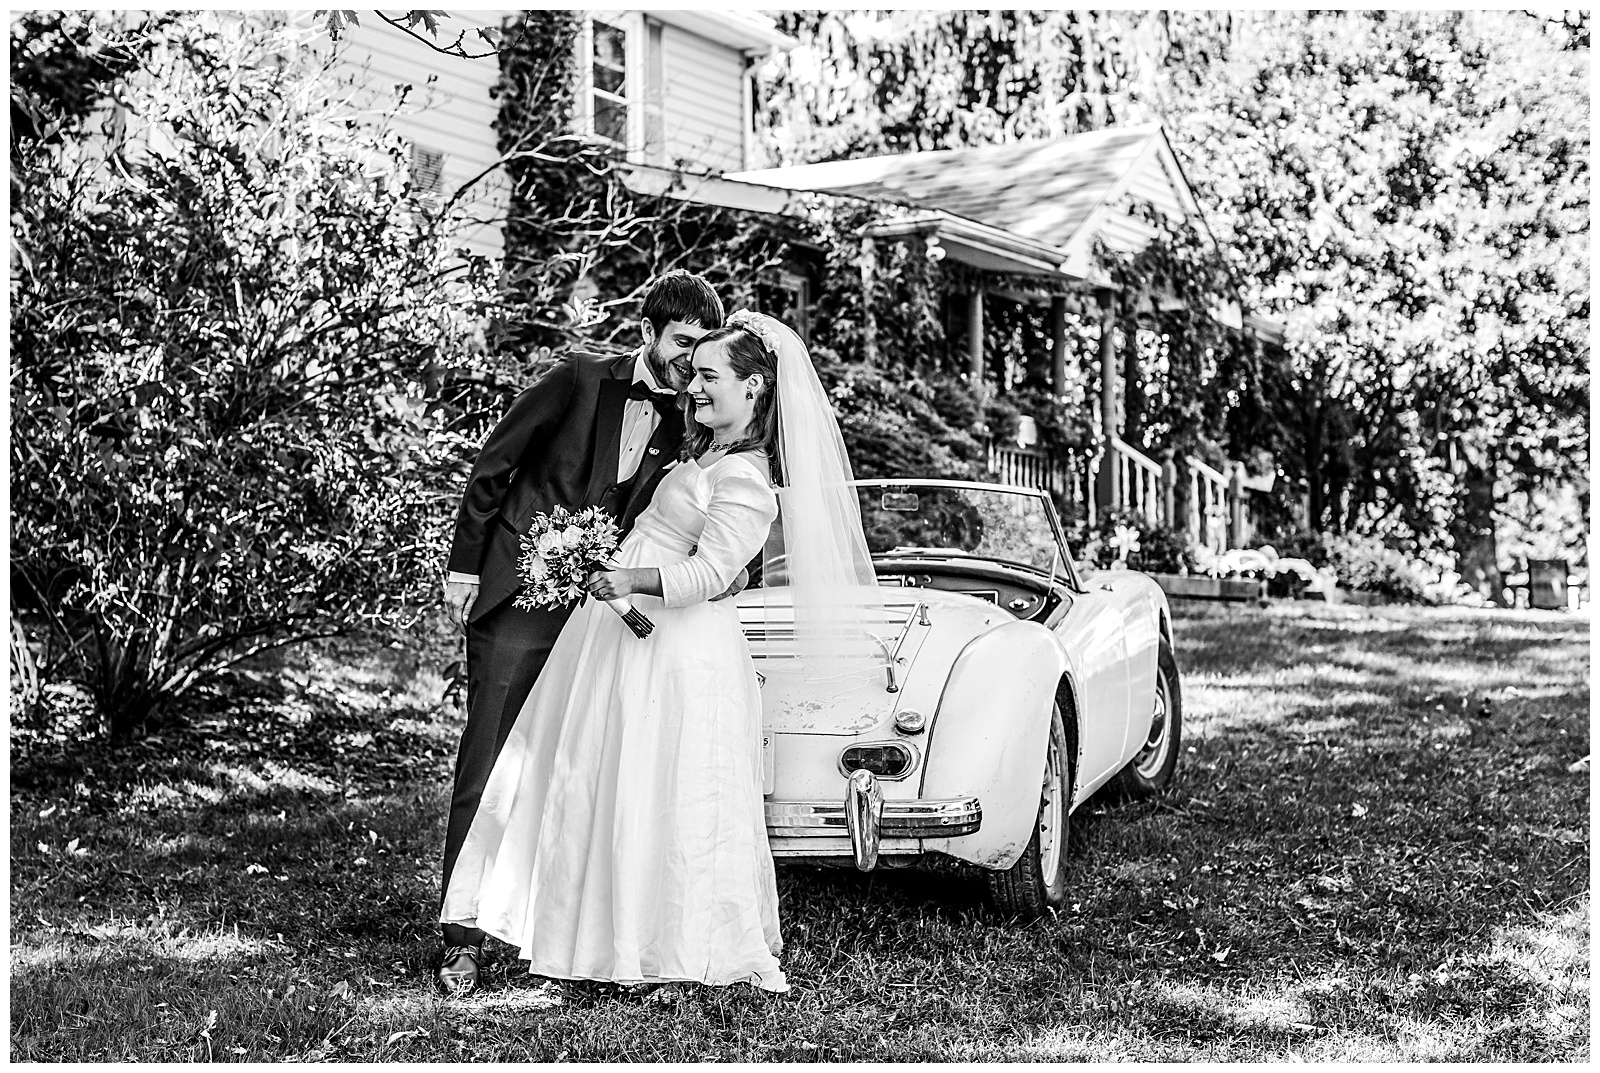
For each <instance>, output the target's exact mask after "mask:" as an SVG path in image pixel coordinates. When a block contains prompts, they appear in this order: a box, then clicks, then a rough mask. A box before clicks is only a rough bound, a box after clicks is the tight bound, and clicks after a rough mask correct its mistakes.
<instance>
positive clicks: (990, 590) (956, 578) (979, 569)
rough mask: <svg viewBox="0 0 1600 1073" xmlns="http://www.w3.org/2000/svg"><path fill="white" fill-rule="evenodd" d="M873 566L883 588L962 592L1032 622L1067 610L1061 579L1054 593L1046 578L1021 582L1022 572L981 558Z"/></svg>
mask: <svg viewBox="0 0 1600 1073" xmlns="http://www.w3.org/2000/svg"><path fill="white" fill-rule="evenodd" d="M873 567H874V568H875V569H876V570H877V574H878V584H880V585H886V586H900V587H904V588H908V589H910V588H918V589H943V590H945V591H946V592H962V593H966V594H967V595H968V596H976V597H977V598H978V599H980V600H987V601H988V602H989V603H992V604H995V605H996V606H998V607H1003V608H1005V609H1006V610H1007V611H1009V612H1011V614H1013V615H1015V616H1016V617H1017V618H1021V619H1028V620H1030V621H1033V622H1038V623H1047V622H1048V621H1050V620H1051V619H1053V618H1054V617H1055V614H1056V612H1057V611H1058V610H1061V609H1062V608H1063V607H1064V604H1063V597H1064V594H1063V592H1062V584H1061V581H1062V579H1061V578H1057V579H1056V586H1055V591H1053V592H1052V591H1051V586H1050V584H1049V583H1048V581H1047V580H1046V579H1045V578H1043V577H1041V578H1040V579H1039V580H1038V583H1037V584H1029V583H1027V582H1025V581H1023V580H1020V579H1019V577H1018V574H1019V573H1021V571H1017V570H1007V569H1005V568H1003V567H997V566H995V565H994V564H992V563H989V562H986V561H984V560H981V559H974V560H973V561H971V562H953V561H951V560H950V559H947V558H942V557H941V558H940V559H939V560H938V561H937V562H928V561H920V560H918V559H917V558H915V557H905V558H898V557H897V558H884V559H876V560H875V561H874V562H873Z"/></svg>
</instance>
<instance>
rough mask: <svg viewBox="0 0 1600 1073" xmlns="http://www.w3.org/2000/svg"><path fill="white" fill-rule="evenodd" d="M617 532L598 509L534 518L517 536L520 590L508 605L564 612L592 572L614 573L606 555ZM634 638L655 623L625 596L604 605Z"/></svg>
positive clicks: (559, 510) (560, 511)
mask: <svg viewBox="0 0 1600 1073" xmlns="http://www.w3.org/2000/svg"><path fill="white" fill-rule="evenodd" d="M621 538H622V533H621V530H619V529H618V528H617V523H616V522H615V521H613V520H612V518H611V516H610V515H609V514H607V513H606V512H605V511H603V510H601V509H600V508H599V507H590V508H589V509H588V510H582V511H578V512H577V513H575V514H574V513H572V512H571V511H568V510H567V509H566V508H564V507H556V508H554V509H553V510H551V511H550V513H549V514H535V515H534V516H533V519H532V521H530V522H529V523H528V531H527V532H526V533H524V534H523V535H522V557H521V558H519V559H518V560H517V573H518V575H519V576H521V578H522V591H520V592H519V593H517V597H516V599H515V600H514V601H513V603H514V604H515V606H517V607H520V608H522V609H523V610H524V611H530V610H532V609H533V608H536V607H552V608H553V607H568V606H570V605H572V604H573V603H576V602H577V601H579V600H581V599H583V597H584V596H585V595H587V592H586V590H585V589H584V587H583V581H584V578H586V577H587V576H588V575H589V573H590V572H591V571H594V570H614V569H616V567H615V566H614V565H612V564H611V553H612V552H614V551H616V550H617V544H618V543H619V542H620V541H621ZM606 603H607V604H608V605H610V607H611V610H613V611H615V612H616V613H617V614H618V615H619V616H621V618H622V621H623V622H626V623H627V624H628V628H629V629H630V630H632V631H633V633H634V636H635V637H648V636H650V632H651V631H652V630H654V629H655V624H654V623H652V622H651V621H650V619H649V618H648V617H646V616H645V614H644V613H643V612H642V611H640V610H639V609H638V608H636V607H634V606H633V603H632V602H631V601H630V600H628V599H627V598H626V597H619V598H618V599H615V600H607V601H606Z"/></svg>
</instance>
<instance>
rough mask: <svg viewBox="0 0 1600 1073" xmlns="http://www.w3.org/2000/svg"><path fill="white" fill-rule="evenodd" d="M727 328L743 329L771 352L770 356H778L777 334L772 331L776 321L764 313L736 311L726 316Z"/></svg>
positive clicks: (751, 310) (750, 310)
mask: <svg viewBox="0 0 1600 1073" xmlns="http://www.w3.org/2000/svg"><path fill="white" fill-rule="evenodd" d="M727 323H728V326H729V327H733V328H743V329H744V330H745V331H747V332H749V333H750V334H751V335H753V336H755V337H756V338H757V339H759V340H761V345H762V346H764V347H766V348H767V349H768V350H770V351H772V356H773V357H777V356H778V333H777V332H776V331H774V330H773V325H774V324H776V323H777V321H775V320H773V319H772V318H771V317H769V316H767V315H766V314H765V313H757V312H756V311H755V310H753V309H736V310H734V311H733V312H732V313H730V314H728V321H727Z"/></svg>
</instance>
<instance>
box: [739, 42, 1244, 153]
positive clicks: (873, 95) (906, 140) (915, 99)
mask: <svg viewBox="0 0 1600 1073" xmlns="http://www.w3.org/2000/svg"><path fill="white" fill-rule="evenodd" d="M1228 20H1229V16H1227V15H1225V14H1216V13H1193V14H1191V13H1181V12H1179V13H1174V12H1163V11H1152V12H1104V11H1000V10H996V11H848V12H845V11H837V12H836V11H790V12H784V13H782V14H781V15H780V16H779V17H778V21H779V26H780V27H781V28H782V29H783V30H784V31H785V32H786V33H789V34H791V35H793V36H794V37H796V38H797V39H798V40H799V42H800V44H799V47H797V48H795V49H794V50H793V51H791V52H789V53H787V54H786V55H780V56H775V57H773V58H772V59H771V60H770V61H768V63H767V64H766V65H765V66H764V67H763V68H762V69H761V72H760V74H761V81H762V86H763V93H764V97H765V98H766V107H765V108H764V110H763V119H764V123H765V126H766V140H767V142H768V147H769V148H770V149H771V150H772V151H773V152H774V153H775V155H776V156H777V158H778V160H777V162H778V163H782V164H794V163H811V162H815V161H819V160H832V159H840V158H846V157H857V156H873V155H880V154H884V153H897V152H898V153H903V152H914V151H917V150H924V149H956V148H964V147H968V146H977V145H994V144H1001V143H1006V142H1014V141H1029V140H1036V139H1044V138H1060V137H1064V136H1066V135H1069V134H1075V133H1077V132H1079V131H1084V130H1098V129H1101V128H1103V127H1107V126H1115V125H1126V124H1128V123H1139V122H1144V121H1146V120H1148V119H1150V118H1152V116H1153V115H1154V112H1153V109H1154V108H1155V107H1156V106H1157V104H1158V103H1159V100H1160V92H1161V90H1160V84H1159V81H1158V78H1157V76H1158V74H1159V72H1160V69H1161V66H1162V64H1163V63H1165V62H1167V61H1168V59H1169V58H1170V57H1172V56H1173V55H1174V50H1175V48H1176V49H1177V50H1178V54H1179V55H1182V54H1183V51H1182V50H1183V48H1184V46H1182V45H1177V44H1176V42H1177V41H1179V40H1180V39H1187V40H1188V41H1189V45H1188V46H1187V47H1188V48H1189V49H1190V51H1191V52H1194V51H1196V50H1203V45H1204V42H1205V41H1206V40H1208V39H1209V37H1208V35H1211V34H1215V33H1218V32H1223V33H1225V32H1226V31H1225V27H1226V26H1227V25H1228Z"/></svg>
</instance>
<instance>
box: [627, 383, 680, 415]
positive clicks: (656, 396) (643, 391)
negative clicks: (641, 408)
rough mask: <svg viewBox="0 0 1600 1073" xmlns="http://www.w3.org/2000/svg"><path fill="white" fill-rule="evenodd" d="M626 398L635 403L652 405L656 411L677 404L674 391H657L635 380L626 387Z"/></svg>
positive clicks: (676, 394)
mask: <svg viewBox="0 0 1600 1073" xmlns="http://www.w3.org/2000/svg"><path fill="white" fill-rule="evenodd" d="M628 398H630V399H632V400H633V401H635V402H648V403H653V404H654V405H655V408H656V409H657V410H661V409H664V408H666V407H676V406H677V404H678V393H677V392H676V391H657V390H655V389H654V388H652V387H651V386H650V385H649V384H646V383H645V382H644V381H643V380H635V381H634V382H633V383H632V384H631V385H630V386H629V387H628Z"/></svg>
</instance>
